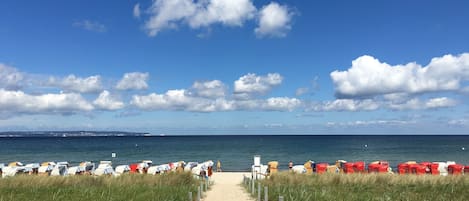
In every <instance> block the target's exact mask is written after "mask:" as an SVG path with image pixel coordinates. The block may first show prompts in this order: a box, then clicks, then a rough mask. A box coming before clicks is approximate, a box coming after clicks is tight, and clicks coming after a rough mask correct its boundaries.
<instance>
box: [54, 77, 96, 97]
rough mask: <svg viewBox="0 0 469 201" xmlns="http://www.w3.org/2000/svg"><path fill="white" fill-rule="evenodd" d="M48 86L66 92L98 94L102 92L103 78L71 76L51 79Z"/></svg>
mask: <svg viewBox="0 0 469 201" xmlns="http://www.w3.org/2000/svg"><path fill="white" fill-rule="evenodd" d="M48 85H50V86H55V87H60V88H61V89H63V90H65V91H72V92H80V93H96V92H99V91H101V90H102V86H101V76H99V75H94V76H89V77H86V78H81V77H76V76H75V75H69V76H67V77H65V78H62V79H59V78H55V77H49V80H48Z"/></svg>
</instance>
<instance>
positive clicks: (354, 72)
mask: <svg viewBox="0 0 469 201" xmlns="http://www.w3.org/2000/svg"><path fill="white" fill-rule="evenodd" d="M330 75H331V78H332V81H333V83H334V86H335V93H336V96H337V97H338V98H357V97H373V96H380V95H388V94H418V93H426V92H438V91H456V90H459V89H460V88H461V84H462V82H464V81H468V80H469V53H464V54H461V55H457V56H453V55H445V56H443V57H435V58H433V59H432V60H431V62H430V63H429V64H428V65H427V66H421V65H419V64H417V63H408V64H405V65H394V66H392V65H389V64H387V63H383V62H380V61H379V60H378V59H376V58H373V57H371V56H366V55H365V56H361V57H359V58H357V59H355V60H354V61H353V62H352V66H351V67H350V68H349V69H348V70H346V71H334V72H332V73H331V74H330Z"/></svg>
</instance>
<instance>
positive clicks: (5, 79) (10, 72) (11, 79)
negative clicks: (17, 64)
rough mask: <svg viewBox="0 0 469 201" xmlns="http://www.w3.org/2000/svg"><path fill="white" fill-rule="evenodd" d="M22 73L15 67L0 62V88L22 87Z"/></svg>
mask: <svg viewBox="0 0 469 201" xmlns="http://www.w3.org/2000/svg"><path fill="white" fill-rule="evenodd" d="M23 80H24V75H23V73H21V72H19V71H18V70H17V69H16V68H14V67H11V66H7V65H5V64H2V63H0V88H4V89H9V90H17V89H20V88H21V87H22V81H23Z"/></svg>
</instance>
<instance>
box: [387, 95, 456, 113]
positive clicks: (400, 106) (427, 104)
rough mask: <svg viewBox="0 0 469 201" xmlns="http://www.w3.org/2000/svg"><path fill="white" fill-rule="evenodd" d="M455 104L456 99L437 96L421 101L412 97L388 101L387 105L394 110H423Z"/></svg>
mask: <svg viewBox="0 0 469 201" xmlns="http://www.w3.org/2000/svg"><path fill="white" fill-rule="evenodd" d="M456 104H457V101H455V100H453V99H450V98H447V97H439V98H432V99H429V100H426V101H422V100H420V99H418V98H412V99H410V100H407V101H405V102H399V103H393V102H391V103H389V105H388V107H389V108H390V109H394V110H424V109H436V108H445V107H452V106H455V105H456Z"/></svg>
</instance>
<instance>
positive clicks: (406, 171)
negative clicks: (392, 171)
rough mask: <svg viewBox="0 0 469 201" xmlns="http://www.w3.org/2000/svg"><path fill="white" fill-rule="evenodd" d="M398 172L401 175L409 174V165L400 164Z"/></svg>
mask: <svg viewBox="0 0 469 201" xmlns="http://www.w3.org/2000/svg"><path fill="white" fill-rule="evenodd" d="M397 172H398V173H399V174H409V164H407V163H399V164H398V165H397Z"/></svg>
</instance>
